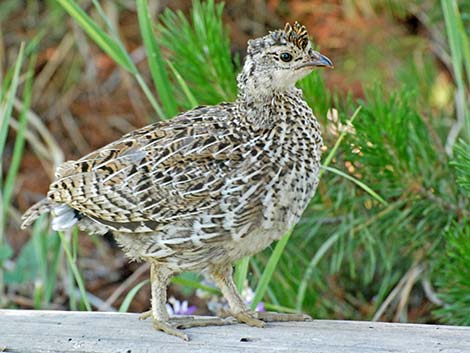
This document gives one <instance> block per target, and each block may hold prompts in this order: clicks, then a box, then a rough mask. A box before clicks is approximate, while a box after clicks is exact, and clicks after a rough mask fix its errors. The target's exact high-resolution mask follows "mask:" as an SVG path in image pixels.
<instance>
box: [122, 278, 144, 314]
mask: <svg viewBox="0 0 470 353" xmlns="http://www.w3.org/2000/svg"><path fill="white" fill-rule="evenodd" d="M149 282H150V281H149V280H148V279H146V280H143V281H142V282H140V283H138V284H136V285H135V286H134V288H132V289H131V290H130V291H129V293H127V295H126V297H125V298H124V300H123V301H122V304H121V306H120V307H119V312H120V313H125V312H127V310H129V306H130V305H131V302H132V300H133V299H134V297H135V295H136V294H137V293H138V292H139V290H140V289H141V288H142V287H143V286H145V285H146V284H147V283H149Z"/></svg>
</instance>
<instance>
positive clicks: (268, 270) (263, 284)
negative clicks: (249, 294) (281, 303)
mask: <svg viewBox="0 0 470 353" xmlns="http://www.w3.org/2000/svg"><path fill="white" fill-rule="evenodd" d="M291 234H292V232H289V233H288V234H286V235H284V236H283V237H282V238H281V239H280V240H279V241H278V242H277V244H276V246H275V247H274V250H273V253H272V255H271V256H270V257H269V260H268V263H267V264H266V267H265V269H264V271H263V274H262V275H261V278H260V280H259V282H258V285H257V286H256V290H255V296H254V297H253V300H252V302H251V304H250V307H251V309H252V310H255V309H256V307H257V306H258V304H259V303H260V302H261V300H262V299H263V297H264V294H265V293H266V291H267V289H268V284H269V282H270V281H271V278H272V276H273V273H274V270H275V269H276V266H277V263H278V262H279V259H280V258H281V256H282V254H283V252H284V248H285V247H286V245H287V242H288V241H289V238H290V236H291Z"/></svg>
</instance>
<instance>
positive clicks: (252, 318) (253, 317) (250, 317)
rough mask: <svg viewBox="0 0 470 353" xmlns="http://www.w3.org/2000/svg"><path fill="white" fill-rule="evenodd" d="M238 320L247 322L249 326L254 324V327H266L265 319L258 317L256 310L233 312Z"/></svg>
mask: <svg viewBox="0 0 470 353" xmlns="http://www.w3.org/2000/svg"><path fill="white" fill-rule="evenodd" d="M231 315H232V316H233V317H234V318H235V319H236V320H237V321H238V322H242V323H244V324H247V325H249V326H254V327H265V326H266V324H265V322H264V321H263V320H260V319H259V318H257V312H254V311H250V310H247V311H240V312H238V313H232V314H231Z"/></svg>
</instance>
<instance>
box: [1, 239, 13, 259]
mask: <svg viewBox="0 0 470 353" xmlns="http://www.w3.org/2000/svg"><path fill="white" fill-rule="evenodd" d="M12 256H13V249H12V248H11V246H10V245H9V244H8V243H7V244H3V245H2V246H0V263H1V262H3V261H5V260H8V259H9V258H10V257H12Z"/></svg>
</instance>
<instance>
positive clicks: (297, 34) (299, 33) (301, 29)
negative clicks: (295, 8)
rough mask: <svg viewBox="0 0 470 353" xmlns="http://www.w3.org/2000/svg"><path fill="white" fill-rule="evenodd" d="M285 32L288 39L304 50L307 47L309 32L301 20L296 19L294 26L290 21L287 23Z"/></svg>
mask: <svg viewBox="0 0 470 353" xmlns="http://www.w3.org/2000/svg"><path fill="white" fill-rule="evenodd" d="M284 33H285V37H286V39H287V40H288V41H289V42H291V43H292V44H294V45H295V46H297V47H298V48H299V49H302V50H304V49H305V48H306V47H307V45H308V32H307V28H306V27H305V26H304V25H301V24H300V23H299V22H297V21H295V23H294V26H293V27H292V26H291V25H290V23H286V26H285V27H284Z"/></svg>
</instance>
